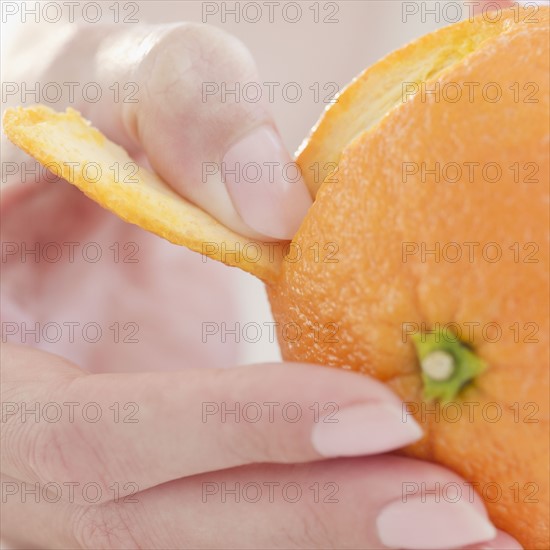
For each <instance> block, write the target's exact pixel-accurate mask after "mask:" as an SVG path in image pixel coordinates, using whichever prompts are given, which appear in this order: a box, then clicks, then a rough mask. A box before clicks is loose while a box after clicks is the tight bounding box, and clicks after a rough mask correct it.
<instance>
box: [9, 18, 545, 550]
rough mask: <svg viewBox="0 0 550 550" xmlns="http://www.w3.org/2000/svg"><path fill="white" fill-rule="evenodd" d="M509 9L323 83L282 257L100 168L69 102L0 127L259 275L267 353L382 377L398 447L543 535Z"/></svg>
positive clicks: (523, 91) (533, 239) (537, 295)
mask: <svg viewBox="0 0 550 550" xmlns="http://www.w3.org/2000/svg"><path fill="white" fill-rule="evenodd" d="M521 13H522V12H521V10H517V9H511V10H506V11H504V12H503V13H502V15H501V17H500V18H495V20H494V21H488V20H487V18H483V17H478V18H476V19H475V20H473V21H465V22H462V23H459V24H457V25H453V26H450V27H446V28H444V29H441V30H439V31H437V32H435V33H433V34H430V35H427V36H425V37H423V38H421V39H419V40H417V41H416V42H413V43H412V44H410V45H408V46H406V47H405V48H403V49H401V50H398V51H397V52H394V53H393V54H391V55H389V56H388V57H386V58H385V59H383V60H382V61H380V62H379V63H377V64H375V65H374V66H373V67H371V68H369V69H367V70H366V71H365V72H364V73H363V74H362V75H360V76H359V77H358V78H357V79H356V80H355V81H354V82H353V83H352V84H351V85H350V86H349V87H348V88H347V89H346V90H345V91H344V92H343V93H342V95H341V96H340V97H339V98H338V101H337V102H336V103H335V104H334V105H332V106H331V108H330V109H329V110H328V111H327V112H326V113H325V114H324V115H323V117H322V119H321V121H320V122H319V124H318V125H317V126H316V128H315V129H314V131H313V133H312V135H311V136H310V138H309V140H307V141H306V143H305V145H304V147H303V148H302V150H301V152H300V153H299V156H298V159H297V161H298V163H299V164H300V166H301V168H302V172H303V175H304V177H305V178H306V180H307V183H308V186H309V188H310V190H311V192H312V195H313V196H315V202H314V204H313V206H312V208H311V210H310V211H309V213H308V215H307V216H306V218H305V220H304V222H303V224H302V226H301V227H300V229H299V231H298V232H297V234H296V236H295V237H294V239H293V241H292V243H291V244H290V246H287V247H286V248H287V249H286V253H285V254H282V253H281V252H279V251H278V250H281V249H282V247H281V249H276V248H275V249H274V248H273V247H272V246H271V245H266V244H265V243H260V242H256V241H254V240H251V239H247V238H245V237H242V236H240V235H237V234H235V233H233V232H232V231H230V230H228V229H227V228H224V227H223V226H221V224H219V223H218V222H216V221H215V220H213V219H212V218H211V217H210V216H208V215H207V214H206V213H204V212H202V211H201V210H200V209H198V208H197V207H195V206H193V205H191V204H189V203H188V202H186V201H185V200H184V199H182V198H181V197H179V196H178V195H176V194H175V193H174V192H173V191H172V190H171V189H170V188H169V186H168V185H167V184H165V183H164V182H162V180H160V179H159V178H158V177H157V176H156V175H155V174H152V173H150V172H148V171H147V170H145V169H140V170H139V171H138V173H137V175H136V177H137V182H136V183H134V184H132V185H127V184H124V183H121V182H117V181H114V180H113V178H112V175H110V171H109V170H108V166H109V165H110V164H112V162H113V161H118V162H120V163H121V164H122V163H123V162H125V161H126V160H128V159H129V157H128V156H127V154H126V152H125V151H124V150H122V149H121V148H120V147H118V146H116V145H115V144H112V143H110V142H109V141H108V140H107V139H106V138H104V137H103V136H102V135H101V134H100V133H99V132H98V131H97V130H94V129H93V128H91V127H89V126H88V125H87V123H86V122H85V121H84V120H83V119H82V118H81V117H80V116H79V115H78V113H76V112H75V111H72V110H69V111H68V112H67V113H64V114H57V113H54V112H53V111H51V110H50V109H48V108H45V107H40V106H39V107H34V108H30V109H17V110H10V111H8V112H7V113H6V116H5V119H4V128H5V130H6V133H7V134H8V136H9V137H10V139H12V141H14V142H15V143H16V144H17V145H19V146H20V147H21V148H23V149H24V150H26V151H27V152H29V153H30V154H32V155H33V156H35V158H37V159H38V160H39V161H40V162H42V163H43V164H45V165H49V166H50V167H51V168H52V170H53V171H56V172H57V173H58V174H59V175H61V176H63V177H64V178H65V179H68V180H69V181H71V182H72V183H74V184H75V185H77V186H78V187H79V188H81V189H82V190H83V191H84V192H85V193H86V194H88V195H89V196H90V197H92V198H93V199H94V200H96V201H98V202H99V203H100V204H102V205H103V206H105V207H107V208H109V209H111V210H112V211H114V212H116V213H118V214H119V215H120V216H121V217H123V218H124V219H126V220H128V221H130V222H132V223H137V224H138V225H141V226H142V227H144V228H146V229H148V230H150V231H153V232H155V233H157V234H159V235H161V236H163V237H165V238H167V239H169V240H171V241H173V242H176V243H179V244H184V245H186V246H189V247H190V248H192V249H193V250H196V251H198V252H202V253H204V254H207V255H210V256H212V257H214V258H216V259H219V260H222V261H227V263H228V264H230V265H236V266H238V267H241V268H243V269H245V270H247V271H249V272H251V273H254V274H256V275H257V276H259V277H260V278H261V279H263V280H264V281H265V282H266V285H267V289H268V294H269V298H270V301H271V304H272V309H273V314H274V316H275V319H276V321H277V322H278V328H279V341H280V345H281V348H282V353H283V357H284V358H285V359H287V360H294V361H308V362H314V363H320V364H326V365H329V366H333V367H340V368H344V369H349V370H355V371H359V372H363V373H366V374H369V375H371V376H374V377H376V378H378V379H380V380H383V381H384V382H386V383H387V384H388V385H389V386H391V387H392V388H393V390H394V391H395V392H396V393H397V394H398V395H399V396H400V397H401V398H402V399H403V402H404V405H403V406H404V421H405V420H406V418H407V417H408V416H409V415H414V416H415V418H416V419H417V420H418V421H419V422H420V423H421V424H422V426H423V428H424V431H425V437H424V438H423V439H422V440H421V441H420V442H418V443H417V444H415V445H412V446H410V447H409V448H407V449H405V450H404V451H403V453H405V454H406V455H409V456H414V457H418V458H421V459H425V460H431V461H435V462H438V463H440V464H443V465H445V466H447V467H449V468H451V469H452V470H454V471H456V472H457V473H459V474H460V475H462V476H463V477H464V478H465V479H466V480H468V481H469V482H471V483H472V484H473V485H472V486H473V488H475V489H476V490H477V491H478V492H479V493H480V494H481V495H482V496H483V498H484V500H485V502H486V505H487V507H488V510H489V513H490V516H491V519H492V520H493V522H494V523H495V524H496V525H497V527H499V528H501V529H503V530H505V531H507V532H509V533H510V534H511V535H513V536H514V537H516V538H517V539H518V540H519V541H520V542H521V543H522V544H523V546H524V547H525V548H535V549H547V548H549V547H550V541H549V511H550V506H549V479H548V474H549V470H548V462H549V458H550V449H549V439H550V435H549V379H548V375H549V363H548V358H549V342H548V335H549V326H548V304H549V298H550V296H549V287H548V272H549V258H548V250H549V246H548V245H549V243H548V227H549V221H550V219H549V211H548V203H549V196H548V180H549V161H548V147H549V136H548V129H549V105H548V97H549V74H550V67H549V52H548V38H549V36H548V25H549V18H548V13H549V10H548V9H547V8H542V7H541V9H540V10H539V11H538V12H537V14H536V15H535V17H533V16H532V15H531V16H530V17H529V18H523V19H522V15H521ZM526 13H527V12H526ZM529 13H531V12H529ZM90 160H91V161H94V162H99V163H100V165H102V166H104V167H105V170H104V173H103V176H102V177H101V178H100V179H99V181H90V180H89V179H87V178H86V177H85V170H84V169H83V166H84V165H85V163H86V162H87V161H90ZM64 161H72V162H75V161H76V162H77V168H76V170H74V171H73V172H72V173H71V172H69V171H68V169H66V168H65V167H64V165H63V162H64ZM321 184H322V185H321ZM212 243H214V244H215V245H216V243H217V245H216V246H212ZM224 244H225V245H227V250H228V251H231V252H230V253H229V254H228V255H227V256H226V255H225V254H224V247H223V245H224ZM247 247H248V251H247ZM250 247H253V248H254V251H253V254H252V255H251V254H250ZM235 249H237V250H238V252H237V253H236V254H235ZM274 250H275V254H273V251H274ZM258 252H259V254H258ZM251 257H252V258H253V259H251ZM289 327H292V330H289ZM462 489H463V498H467V495H468V490H469V488H468V487H466V486H465V487H464V488H462ZM442 498H445V494H443V495H442Z"/></svg>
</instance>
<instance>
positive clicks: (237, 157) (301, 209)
mask: <svg viewBox="0 0 550 550" xmlns="http://www.w3.org/2000/svg"><path fill="white" fill-rule="evenodd" d="M222 175H223V179H224V182H225V185H226V187H227V190H228V192H229V195H230V197H231V200H232V201H233V205H234V206H235V209H236V210H237V212H238V213H239V215H240V216H241V218H242V219H243V221H244V222H245V223H246V224H247V225H248V226H249V227H250V228H252V229H254V230H255V231H257V232H259V233H262V234H263V235H266V236H267V237H272V238H275V239H291V238H292V237H293V236H294V234H295V233H296V231H297V230H298V227H299V226H300V224H301V222H302V219H303V218H304V216H305V215H306V212H307V210H308V208H309V207H310V206H311V203H312V200H311V196H310V194H309V191H308V189H307V187H306V185H305V183H304V181H303V179H302V177H301V175H300V172H299V170H298V167H297V165H296V164H295V163H293V162H292V159H291V158H290V156H289V154H288V152H287V151H286V149H285V148H284V146H283V144H282V142H281V139H280V137H279V135H278V134H277V132H276V131H275V130H274V129H273V128H272V127H271V126H268V125H265V126H260V127H259V128H256V129H255V130H253V131H252V132H251V133H250V134H248V135H247V136H245V137H244V138H242V139H241V140H240V141H238V142H237V143H235V144H234V145H232V146H231V147H230V148H229V150H228V151H227V153H226V154H225V156H224V159H223V162H222Z"/></svg>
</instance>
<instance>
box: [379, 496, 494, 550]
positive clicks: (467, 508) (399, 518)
mask: <svg viewBox="0 0 550 550" xmlns="http://www.w3.org/2000/svg"><path fill="white" fill-rule="evenodd" d="M376 525H377V528H378V536H379V537H380V540H381V542H382V543H383V544H384V545H385V546H388V547H389V548H404V549H409V550H441V549H442V548H459V547H461V546H465V545H468V544H475V543H477V542H483V541H486V540H490V539H493V538H495V536H496V534H497V531H496V529H495V527H494V526H493V524H492V523H491V522H490V521H489V520H488V519H487V518H486V517H485V516H483V515H482V514H481V513H480V512H479V510H477V509H476V508H475V507H474V506H472V505H471V504H469V503H467V502H464V501H458V502H447V501H440V502H434V501H426V499H425V497H413V498H408V499H406V500H403V499H402V500H396V501H394V502H392V503H390V504H388V505H387V506H385V507H384V508H383V509H382V511H381V512H380V514H379V515H378V518H377V520H376Z"/></svg>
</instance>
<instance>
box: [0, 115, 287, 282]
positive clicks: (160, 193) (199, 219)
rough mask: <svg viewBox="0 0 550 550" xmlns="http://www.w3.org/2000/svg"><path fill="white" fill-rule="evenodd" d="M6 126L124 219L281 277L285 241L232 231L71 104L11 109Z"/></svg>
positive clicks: (26, 146) (208, 253) (24, 145)
mask: <svg viewBox="0 0 550 550" xmlns="http://www.w3.org/2000/svg"><path fill="white" fill-rule="evenodd" d="M3 124H4V131H5V132H6V134H7V136H8V138H9V139H10V140H11V141H12V142H13V143H14V144H15V145H17V146H18V147H19V148H21V149H23V150H24V151H25V152H27V153H28V154H30V155H31V156H33V157H34V158H35V159H36V160H37V161H38V162H40V163H41V164H42V165H44V166H45V167H47V168H48V169H49V170H50V171H52V172H53V173H55V175H57V176H59V177H62V178H64V179H65V180H67V181H68V182H70V183H72V184H73V185H75V186H76V187H78V188H79V189H80V190H81V191H83V192H84V193H85V194H86V195H87V196H88V197H90V198H91V199H92V200H94V201H95V202H97V203H98V204H100V205H101V206H103V207H104V208H106V209H108V210H110V211H112V212H114V213H115V214H116V215H117V216H119V217H120V218H122V219H123V220H125V221H127V222H130V223H133V224H136V225H138V226H140V227H142V228H143V229H146V230H147V231H150V232H152V233H155V234H156V235H159V236H160V237H163V238H165V239H167V240H168V241H170V242H172V243H175V244H179V245H183V246H186V247H187V248H190V249H191V250H194V251H195V252H199V253H201V254H204V255H205V256H208V257H210V258H212V259H215V260H219V261H222V262H224V263H225V264H227V265H230V266H236V267H240V268H241V269H243V270H244V271H247V272H249V273H252V274H253V275H255V276H256V277H258V278H259V279H262V280H264V281H266V280H270V279H273V278H275V277H276V275H277V273H278V270H279V268H280V265H281V261H282V255H283V251H284V243H263V242H260V241H257V240H254V239H248V238H246V237H244V236H242V235H239V234H237V233H234V232H233V231H231V230H230V229H228V228H227V227H225V226H224V225H222V224H221V223H219V222H218V221H216V220H215V219H214V218H212V217H211V216H210V215H209V214H207V213H206V212H204V211H203V210H201V209H200V208H198V207H197V206H195V205H193V204H192V203H190V202H188V201H187V200H185V199H184V198H183V197H181V196H180V195H178V194H177V193H176V192H175V191H174V190H172V189H171V188H170V186H169V185H168V184H167V183H165V182H164V181H162V180H161V179H160V178H159V177H158V176H157V175H156V174H154V173H153V172H151V171H149V170H147V169H145V168H143V167H138V166H137V165H136V163H135V162H134V161H133V160H132V159H131V158H130V156H129V155H128V153H127V152H126V151H125V150H124V149H123V148H122V147H120V146H118V145H116V144H115V143H113V142H111V141H109V140H108V139H107V138H106V137H105V136H104V135H103V134H101V132H99V130H97V129H95V128H93V127H92V126H91V125H90V123H89V122H88V121H86V120H85V119H84V118H82V116H81V115H80V114H79V113H78V112H77V111H75V110H74V109H71V108H69V109H67V110H66V112H64V113H57V112H55V111H53V110H52V109H50V108H49V107H45V106H43V105H37V106H33V107H28V108H22V107H18V108H16V109H7V110H6V112H5V114H4V120H3ZM98 167H99V168H98Z"/></svg>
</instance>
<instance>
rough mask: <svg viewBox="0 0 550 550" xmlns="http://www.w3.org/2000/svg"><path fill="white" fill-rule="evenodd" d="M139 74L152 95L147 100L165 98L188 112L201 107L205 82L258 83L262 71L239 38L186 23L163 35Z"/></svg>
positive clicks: (148, 54)
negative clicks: (200, 101) (199, 101)
mask: <svg viewBox="0 0 550 550" xmlns="http://www.w3.org/2000/svg"><path fill="white" fill-rule="evenodd" d="M138 75H139V77H140V78H139V80H140V82H141V83H142V84H143V87H144V88H145V89H146V90H147V92H148V93H147V94H145V99H150V100H151V101H154V100H155V99H158V97H157V96H158V95H159V94H160V95H164V96H167V99H169V102H170V107H171V108H178V109H179V110H180V111H182V112H185V110H186V109H188V108H189V107H194V108H196V107H197V99H200V96H201V94H202V91H203V90H202V86H203V83H209V82H212V81H215V82H216V83H218V84H221V83H222V82H223V83H227V84H229V83H232V84H234V83H235V82H247V81H254V80H257V79H258V70H257V67H256V63H255V61H254V58H253V56H252V54H251V53H250V52H249V50H248V49H247V48H246V46H245V45H244V44H243V43H242V42H241V41H240V40H239V39H238V38H236V37H234V36H232V35H230V34H228V33H226V32H225V31H222V30H221V29H217V28H215V27H209V26H208V25H197V24H193V23H182V24H179V25H177V26H174V27H171V28H169V29H167V30H165V31H164V32H163V34H161V36H160V37H159V38H158V39H157V40H156V43H155V44H154V46H153V47H152V48H151V49H150V50H149V51H148V52H147V53H146V54H145V56H144V57H143V58H142V60H141V62H140V63H139V66H138ZM168 96H169V97H168ZM237 106H238V107H239V108H241V106H240V104H237Z"/></svg>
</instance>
